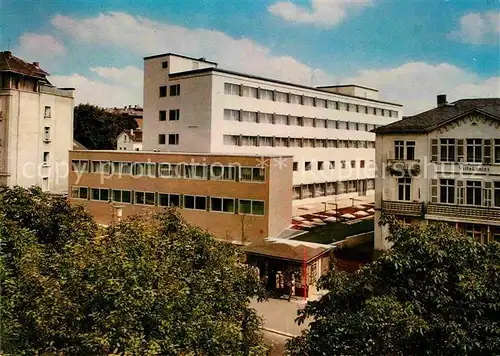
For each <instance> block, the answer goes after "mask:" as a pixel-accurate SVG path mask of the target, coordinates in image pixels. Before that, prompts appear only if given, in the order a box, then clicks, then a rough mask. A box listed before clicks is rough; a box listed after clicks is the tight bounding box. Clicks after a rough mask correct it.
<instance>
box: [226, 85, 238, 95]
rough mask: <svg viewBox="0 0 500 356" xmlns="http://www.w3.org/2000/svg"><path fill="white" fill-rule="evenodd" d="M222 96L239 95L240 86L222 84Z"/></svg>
mask: <svg viewBox="0 0 500 356" xmlns="http://www.w3.org/2000/svg"><path fill="white" fill-rule="evenodd" d="M224 94H227V95H240V86H239V85H238V84H233V83H224Z"/></svg>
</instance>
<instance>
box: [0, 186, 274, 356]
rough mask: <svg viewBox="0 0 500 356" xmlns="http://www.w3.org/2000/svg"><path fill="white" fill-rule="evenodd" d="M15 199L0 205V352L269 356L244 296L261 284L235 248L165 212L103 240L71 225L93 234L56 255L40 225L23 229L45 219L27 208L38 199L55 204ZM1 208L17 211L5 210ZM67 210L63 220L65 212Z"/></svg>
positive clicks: (122, 226)
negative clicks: (30, 221) (11, 204)
mask: <svg viewBox="0 0 500 356" xmlns="http://www.w3.org/2000/svg"><path fill="white" fill-rule="evenodd" d="M16 192H17V195H19V199H18V200H17V201H16V200H15V199H14V196H15V195H16V193H15V192H12V191H6V192H4V196H8V197H9V200H6V199H4V200H2V201H0V207H1V209H3V210H4V211H5V210H8V211H9V214H8V216H7V215H6V214H0V241H1V247H2V248H1V253H0V277H1V283H2V294H1V297H0V302H1V304H0V306H1V313H2V314H1V328H2V329H1V350H0V351H3V352H4V353H5V354H15V355H23V354H25V355H33V354H59V353H63V354H65V355H108V354H121V355H264V354H266V352H267V349H266V346H265V344H264V343H263V340H262V336H261V333H260V331H259V325H260V320H259V319H258V317H257V315H256V314H255V312H254V311H253V310H252V309H250V308H249V302H250V298H251V297H252V296H254V295H255V294H257V293H259V292H260V291H259V290H258V288H259V287H258V282H257V280H256V277H255V275H254V273H253V272H252V271H251V270H249V269H248V268H247V267H246V266H245V265H243V264H241V263H240V262H241V257H242V256H241V255H240V254H239V252H238V250H237V248H236V247H234V246H232V245H230V244H227V243H223V242H218V241H216V240H215V239H213V238H212V236H211V235H209V234H207V233H206V232H203V231H201V230H199V229H197V228H194V227H192V226H190V225H188V224H187V223H186V222H184V221H183V220H182V219H181V218H180V217H179V216H178V214H177V212H176V211H175V210H167V211H166V212H164V213H162V214H159V215H158V216H155V217H151V218H139V217H134V218H131V219H128V220H125V221H123V222H121V223H119V224H117V225H113V226H111V227H109V228H108V229H107V230H106V233H105V234H104V235H101V236H97V235H95V230H94V227H90V226H89V225H88V224H86V220H85V219H83V220H84V222H85V223H84V224H82V225H81V226H80V227H78V226H73V227H74V229H75V230H76V229H82V230H83V229H85V230H87V234H94V235H93V236H92V237H91V238H89V239H85V238H82V236H84V235H85V234H84V233H83V232H79V233H78V234H77V237H76V238H75V239H71V236H72V235H71V234H70V236H69V238H68V239H67V238H64V239H61V241H64V242H65V244H64V245H61V246H59V248H53V244H52V243H45V240H41V239H40V236H41V234H40V232H39V230H37V229H38V228H39V227H40V226H42V225H43V224H41V223H40V222H36V223H33V224H26V217H27V216H30V215H31V214H33V216H35V218H34V219H33V220H34V221H40V220H43V219H40V218H38V217H36V213H35V212H34V210H33V209H32V207H31V206H32V205H33V204H36V203H37V200H39V201H40V202H38V203H40V204H42V203H41V202H45V203H44V204H46V205H47V206H51V204H54V203H49V202H47V201H48V200H50V199H48V198H47V197H45V196H39V195H38V194H32V193H30V191H25V192H23V191H22V190H18V189H17V190H16ZM7 201H9V202H16V204H17V207H9V208H6V207H5V206H4V205H5V203H6V202H7ZM44 206H45V205H44ZM68 209H70V208H68ZM68 209H66V210H64V209H62V210H61V211H63V213H61V215H64V214H68V215H69V213H68V211H71V210H68ZM71 209H72V208H71ZM16 211H17V213H15V212H16ZM82 214H83V213H82ZM42 215H43V214H42ZM68 218H69V219H70V217H69V216H68ZM59 221H64V220H62V219H61V218H59ZM42 227H43V226H42ZM57 231H58V233H60V234H63V233H64V231H66V230H64V229H62V228H60V229H59V230H57ZM61 231H62V232H61ZM75 232H76V231H75ZM55 237H57V236H55ZM53 240H57V238H53V239H51V240H50V241H53ZM0 353H1V352H0Z"/></svg>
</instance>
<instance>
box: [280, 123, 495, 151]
mask: <svg viewBox="0 0 500 356" xmlns="http://www.w3.org/2000/svg"><path fill="white" fill-rule="evenodd" d="M274 123H275V124H276V125H287V124H288V118H287V116H286V115H274ZM499 159H500V157H499Z"/></svg>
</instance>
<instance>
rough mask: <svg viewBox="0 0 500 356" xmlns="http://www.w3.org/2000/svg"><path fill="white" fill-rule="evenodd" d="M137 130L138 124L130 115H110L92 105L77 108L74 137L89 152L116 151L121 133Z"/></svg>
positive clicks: (81, 105)
mask: <svg viewBox="0 0 500 356" xmlns="http://www.w3.org/2000/svg"><path fill="white" fill-rule="evenodd" d="M135 128H137V122H136V121H135V119H134V118H133V117H132V116H130V115H128V114H116V113H110V112H107V111H106V110H104V109H102V108H99V107H97V106H94V105H90V104H80V105H78V106H76V107H75V112H74V135H73V136H74V137H75V140H76V141H78V142H80V143H81V144H82V145H84V146H85V147H87V148H88V149H89V150H114V149H116V139H117V137H118V136H119V135H120V133H122V132H123V131H128V130H130V129H135Z"/></svg>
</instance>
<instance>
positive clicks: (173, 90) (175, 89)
mask: <svg viewBox="0 0 500 356" xmlns="http://www.w3.org/2000/svg"><path fill="white" fill-rule="evenodd" d="M179 95H181V85H180V84H175V85H171V86H170V96H179Z"/></svg>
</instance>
